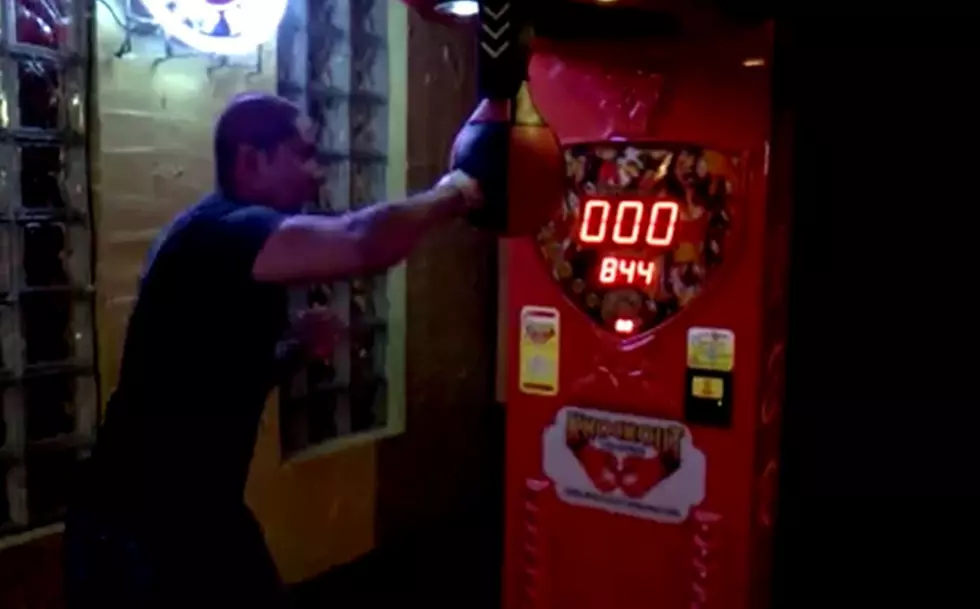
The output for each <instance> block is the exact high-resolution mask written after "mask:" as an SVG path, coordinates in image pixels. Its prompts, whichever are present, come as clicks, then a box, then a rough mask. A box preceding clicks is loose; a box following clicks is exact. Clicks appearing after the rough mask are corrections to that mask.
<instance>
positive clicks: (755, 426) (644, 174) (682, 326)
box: [502, 21, 788, 609]
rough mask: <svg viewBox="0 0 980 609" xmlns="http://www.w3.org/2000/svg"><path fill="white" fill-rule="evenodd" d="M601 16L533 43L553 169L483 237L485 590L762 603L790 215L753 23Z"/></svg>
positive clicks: (540, 601) (628, 605)
mask: <svg viewBox="0 0 980 609" xmlns="http://www.w3.org/2000/svg"><path fill="white" fill-rule="evenodd" d="M556 27H557V26H556ZM688 27H690V28H691V29H686V28H688ZM689 31H690V32H691V33H690V34H689V35H688V34H687V33H686V32H689ZM599 36H601V34H595V35H594V36H593V38H592V39H591V40H582V39H575V40H562V39H558V38H557V37H556V38H552V39H545V38H542V37H540V33H539V37H538V38H536V39H535V40H534V41H533V42H532V43H531V53H530V64H529V69H528V85H527V92H528V95H529V98H530V103H531V104H532V105H533V106H534V107H536V109H537V110H538V111H539V113H540V115H541V117H543V120H544V121H546V122H547V124H549V125H550V127H551V129H552V130H553V131H554V133H555V134H556V135H557V138H558V140H559V142H560V149H561V153H562V156H563V165H564V176H563V177H564V183H563V184H562V185H561V187H560V191H558V192H554V193H552V195H551V196H548V197H545V198H544V199H543V200H539V201H537V203H536V204H537V205H538V206H544V207H547V208H548V209H549V210H550V211H549V213H550V216H549V217H548V218H547V219H546V220H545V221H543V222H542V223H541V225H540V226H539V228H538V230H537V231H536V234H535V235H534V236H533V238H513V239H508V240H505V241H504V242H503V244H502V247H503V248H505V249H506V251H507V258H508V266H509V268H510V272H509V274H508V276H507V277H506V278H505V281H506V294H507V303H506V311H505V315H506V317H505V319H506V326H505V328H504V330H503V331H504V332H506V333H507V335H506V341H505V344H506V345H507V348H506V353H505V354H504V357H503V361H504V362H505V365H506V366H507V377H506V378H507V389H506V408H507V431H506V453H507V457H506V490H505V496H506V498H505V519H506V525H505V534H506V539H505V565H504V591H503V599H504V600H503V606H504V607H505V608H506V609H517V608H519V607H542V608H552V607H567V608H573V609H641V608H649V607H660V608H674V609H681V608H684V609H690V608H699V609H700V608H708V607H719V608H723V609H746V608H748V607H763V606H766V604H767V603H768V596H769V588H770V585H769V578H770V571H771V548H772V527H773V513H774V503H775V500H774V497H775V489H776V479H777V472H778V451H777V448H778V435H779V426H778V419H779V417H778V414H779V410H780V406H781V401H782V389H781V387H782V375H781V370H782V357H783V356H782V353H783V343H784V339H783V337H784V325H785V324H784V323H783V320H784V313H783V302H784V298H783V283H784V280H785V266H784V262H785V259H786V254H785V248H786V243H785V242H786V235H787V222H788V218H787V210H786V205H785V204H786V201H785V200H776V197H772V196H770V195H769V188H768V182H769V175H768V154H769V141H770V137H771V136H770V131H771V129H770V122H771V119H770V112H769V103H770V73H769V69H770V65H769V64H770V63H771V46H772V36H771V28H770V27H769V26H768V25H766V24H762V25H758V26H753V27H744V26H738V27H730V28H724V27H720V28H715V27H712V28H706V29H704V30H698V29H697V28H696V27H695V26H691V25H690V21H687V22H684V24H683V26H682V28H681V30H680V33H679V35H674V36H670V37H663V38H657V37H650V36H649V35H646V36H645V37H642V38H633V39H628V38H623V37H618V38H617V37H615V36H610V37H608V38H606V39H602V38H599ZM524 103H525V104H526V103H528V102H527V101H525V102H524ZM542 179H544V176H543V177H542ZM513 181H514V180H512V182H513ZM540 181H541V180H539V181H538V182H540ZM521 182H525V183H526V180H521ZM517 188H518V187H517V186H515V185H514V184H511V186H510V189H511V192H512V193H513V192H514V190H515V189H517ZM537 188H538V189H539V190H540V186H537ZM538 196H540V195H538ZM518 200H519V202H517V201H518ZM528 204H529V203H528V198H527V197H516V199H512V200H511V206H510V210H511V212H512V213H513V212H514V211H515V208H516V207H518V206H519V205H521V206H523V205H528ZM516 211H518V212H522V211H526V210H520V209H518V210H516ZM525 215H526V214H525Z"/></svg>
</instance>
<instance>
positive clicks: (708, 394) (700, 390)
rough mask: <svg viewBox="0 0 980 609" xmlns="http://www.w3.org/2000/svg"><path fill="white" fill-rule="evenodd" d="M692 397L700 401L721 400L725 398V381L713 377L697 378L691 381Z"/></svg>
mask: <svg viewBox="0 0 980 609" xmlns="http://www.w3.org/2000/svg"><path fill="white" fill-rule="evenodd" d="M691 395H693V396H694V397H696V398H698V399H700V400H720V399H722V398H723V397H725V381H723V380H722V379H720V378H715V377H712V376H695V377H694V378H693V379H692V380H691Z"/></svg>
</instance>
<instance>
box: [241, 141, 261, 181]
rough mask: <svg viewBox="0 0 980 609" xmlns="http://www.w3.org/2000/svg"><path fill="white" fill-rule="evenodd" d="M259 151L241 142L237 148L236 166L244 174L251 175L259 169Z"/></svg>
mask: <svg viewBox="0 0 980 609" xmlns="http://www.w3.org/2000/svg"><path fill="white" fill-rule="evenodd" d="M261 154H262V153H261V151H260V150H259V149H258V148H256V147H254V146H249V145H248V144H242V145H241V146H239V148H238V155H237V157H236V158H237V160H238V168H239V169H241V170H242V172H243V173H245V174H246V175H253V174H254V173H255V172H256V171H258V169H259V162H260V160H261V158H260V157H261Z"/></svg>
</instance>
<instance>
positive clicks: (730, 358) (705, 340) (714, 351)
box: [687, 328, 735, 372]
mask: <svg viewBox="0 0 980 609" xmlns="http://www.w3.org/2000/svg"><path fill="white" fill-rule="evenodd" d="M687 367H688V368H692V369H694V370H712V371H714V372H731V371H732V369H733V368H735V333H734V332H732V331H731V330H722V329H720V328H691V329H689V330H688V331H687Z"/></svg>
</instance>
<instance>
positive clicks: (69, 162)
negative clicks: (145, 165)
mask: <svg viewBox="0 0 980 609" xmlns="http://www.w3.org/2000/svg"><path fill="white" fill-rule="evenodd" d="M86 10H87V3H86V2H83V1H82V0H2V3H0V31H2V42H0V384H2V388H0V389H2V391H0V400H2V408H0V414H2V416H0V482H2V483H0V535H4V534H9V533H12V532H18V531H22V530H25V529H28V528H33V527H37V526H41V525H44V524H48V523H51V522H54V521H56V520H59V519H60V518H61V517H62V515H63V511H64V507H65V503H66V501H67V494H68V490H69V488H70V485H69V482H70V480H71V479H72V477H73V475H74V471H75V468H76V466H77V463H78V461H79V460H80V459H81V458H83V457H85V456H86V453H87V449H88V447H89V446H91V443H92V441H93V439H94V437H95V429H96V425H97V417H98V393H97V388H96V379H95V365H94V364H95V357H94V350H95V340H94V328H93V308H92V307H93V282H92V279H93V277H92V275H93V272H92V269H93V266H92V233H91V214H90V209H89V191H88V161H87V158H86V148H85V108H86V106H87V99H86V91H87V83H88V74H87V65H88V64H87V61H86V56H87V55H88V48H87V44H88V43H87V40H88V32H89V25H88V21H87V16H86Z"/></svg>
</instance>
